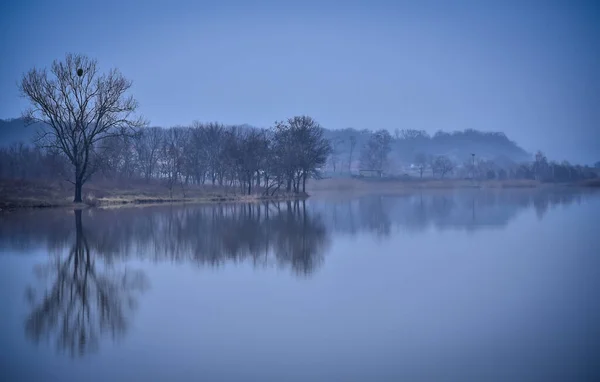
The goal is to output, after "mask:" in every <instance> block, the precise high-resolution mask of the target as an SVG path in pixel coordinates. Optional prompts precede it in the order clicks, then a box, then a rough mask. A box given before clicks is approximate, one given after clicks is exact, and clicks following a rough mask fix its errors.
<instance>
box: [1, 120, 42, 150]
mask: <svg viewBox="0 0 600 382" xmlns="http://www.w3.org/2000/svg"><path fill="white" fill-rule="evenodd" d="M39 128H40V125H39V124H33V125H29V126H26V125H25V121H24V120H23V119H22V118H13V119H0V147H8V146H10V145H12V144H14V143H25V144H28V145H29V144H33V140H34V139H35V137H36V132H37V131H38V129H39Z"/></svg>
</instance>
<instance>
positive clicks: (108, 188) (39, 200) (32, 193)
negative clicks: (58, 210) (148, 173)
mask: <svg viewBox="0 0 600 382" xmlns="http://www.w3.org/2000/svg"><path fill="white" fill-rule="evenodd" d="M73 193H74V190H73V186H72V185H71V184H70V183H68V182H61V181H54V182H43V181H24V180H12V181H0V209H2V210H12V209H19V208H49V207H88V206H93V207H114V206H125V205H149V204H158V203H225V202H254V201H263V200H292V199H303V198H306V197H307V194H303V193H301V194H287V193H277V194H275V195H273V196H265V195H262V192H261V190H258V192H257V193H255V194H252V195H244V194H242V193H241V192H240V191H239V190H238V189H237V188H231V187H219V186H212V185H190V186H185V187H183V188H182V187H177V188H175V189H173V190H169V189H167V188H166V187H165V186H164V185H162V184H160V183H159V182H149V183H147V182H127V183H124V182H106V181H105V182H94V183H90V184H87V185H85V186H84V189H83V203H73Z"/></svg>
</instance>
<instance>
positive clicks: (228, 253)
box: [90, 201, 328, 274]
mask: <svg viewBox="0 0 600 382" xmlns="http://www.w3.org/2000/svg"><path fill="white" fill-rule="evenodd" d="M113 222H114V223H113ZM90 224H94V226H98V227H101V228H99V229H97V230H95V234H96V235H97V241H98V242H100V243H102V244H103V247H102V249H101V252H102V253H103V254H104V255H105V256H106V257H107V258H109V259H112V258H113V257H123V256H135V257H137V258H149V259H152V260H157V261H160V260H163V259H168V260H176V261H188V262H191V263H196V264H201V265H219V264H223V263H225V262H228V261H233V262H241V261H250V262H252V263H253V264H256V265H268V264H277V265H280V266H284V267H286V266H289V267H291V268H292V269H293V270H294V271H295V272H296V273H298V274H310V273H311V272H312V271H314V270H315V268H316V267H317V266H318V265H319V263H320V262H321V261H322V259H323V254H324V252H325V249H326V245H327V243H328V236H327V231H326V229H325V226H324V224H323V222H322V220H321V218H320V216H319V215H315V214H311V213H310V212H307V211H306V206H305V204H304V202H298V201H296V202H287V203H268V204H232V205H216V206H189V207H181V206H178V207H157V208H145V209H126V210H113V211H98V212H94V216H93V217H92V218H91V219H90Z"/></svg>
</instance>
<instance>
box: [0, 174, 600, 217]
mask: <svg viewBox="0 0 600 382" xmlns="http://www.w3.org/2000/svg"><path fill="white" fill-rule="evenodd" d="M18 186H23V185H21V184H19V183H15V184H8V185H7V184H0V190H1V191H3V193H2V195H0V213H1V212H8V211H15V210H25V209H48V208H69V209H85V208H119V207H141V206H155V205H163V204H220V203H259V202H271V201H272V202H281V201H295V200H306V199H308V198H309V197H311V196H319V195H332V194H334V193H335V194H337V195H340V194H346V195H354V196H356V195H360V194H369V193H384V194H388V195H389V194H397V195H402V194H407V193H414V192H422V191H444V190H446V191H449V190H489V189H496V190H510V189H531V190H533V189H548V188H578V189H582V190H584V189H587V190H589V189H597V188H600V179H593V180H591V181H586V182H574V183H542V182H539V181H535V180H482V181H476V182H473V181H471V180H462V179H442V180H440V179H423V180H421V179H410V180H399V179H364V178H328V179H321V180H312V181H311V182H310V183H309V184H307V192H308V193H299V194H290V193H280V194H277V195H273V196H265V195H262V194H252V195H243V194H236V193H231V194H228V193H227V191H225V192H223V190H222V192H209V190H206V189H205V190H201V189H196V190H189V191H191V192H190V194H191V195H189V196H184V195H173V196H169V195H166V194H165V193H164V192H163V191H162V190H156V189H154V190H152V191H153V192H147V190H140V191H136V190H132V189H119V188H117V187H113V188H102V187H98V186H96V187H93V186H92V187H90V189H89V190H88V191H87V194H86V195H85V197H84V200H85V201H84V202H83V203H73V202H72V201H70V199H71V198H72V196H70V195H69V196H66V195H67V194H65V193H64V192H65V191H66V190H64V189H61V190H62V191H63V194H62V195H57V194H56V192H55V193H49V192H48V190H49V189H52V187H53V186H55V185H48V184H44V185H43V186H42V187H45V189H43V190H36V189H35V187H33V188H34V189H33V191H31V192H29V194H28V193H27V192H23V189H22V188H19V187H18ZM31 186H32V184H30V183H27V182H25V183H24V187H26V188H27V187H29V188H31ZM37 186H38V187H39V185H37ZM42 191H44V192H42ZM53 191H56V190H53ZM194 191H195V192H196V194H195V195H194ZM36 192H37V194H36ZM94 193H100V194H102V196H100V197H98V198H96V197H94V196H93V195H94ZM15 195H18V196H15Z"/></svg>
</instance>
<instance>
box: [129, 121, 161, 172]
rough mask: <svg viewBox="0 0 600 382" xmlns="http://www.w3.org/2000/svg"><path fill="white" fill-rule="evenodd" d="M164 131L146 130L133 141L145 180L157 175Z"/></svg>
mask: <svg viewBox="0 0 600 382" xmlns="http://www.w3.org/2000/svg"><path fill="white" fill-rule="evenodd" d="M162 137H163V129H161V128H160V127H152V128H148V129H144V130H142V131H141V134H138V135H137V136H136V137H135V138H134V140H133V150H134V152H135V157H136V159H137V162H138V166H139V168H140V172H141V174H142V176H143V177H144V179H146V181H148V180H149V179H150V178H151V177H152V176H153V175H154V173H155V171H156V167H157V164H158V158H159V155H160V146H161V143H162Z"/></svg>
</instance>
